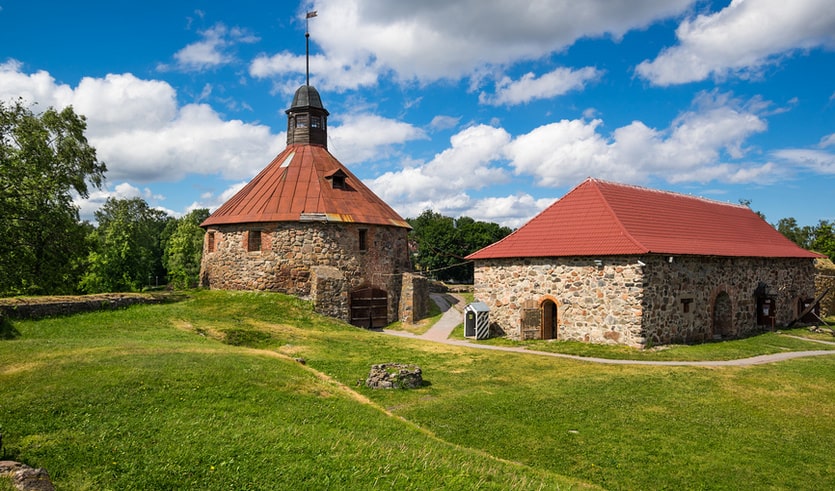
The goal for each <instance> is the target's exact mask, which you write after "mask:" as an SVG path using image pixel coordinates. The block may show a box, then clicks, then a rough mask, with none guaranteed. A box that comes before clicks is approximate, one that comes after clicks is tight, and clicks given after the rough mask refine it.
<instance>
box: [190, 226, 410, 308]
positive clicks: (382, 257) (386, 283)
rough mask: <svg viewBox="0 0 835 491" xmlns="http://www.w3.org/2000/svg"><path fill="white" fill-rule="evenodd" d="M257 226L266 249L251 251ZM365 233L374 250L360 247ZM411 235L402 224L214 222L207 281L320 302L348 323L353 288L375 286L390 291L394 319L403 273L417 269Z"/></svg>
mask: <svg viewBox="0 0 835 491" xmlns="http://www.w3.org/2000/svg"><path fill="white" fill-rule="evenodd" d="M253 230H257V231H260V232H261V250H259V251H248V250H247V248H248V246H247V244H248V238H249V233H250V231H253ZM360 230H365V237H366V250H360V244H359V235H360ZM407 232H408V231H407V229H405V228H402V227H394V226H391V227H389V226H378V225H365V224H356V223H341V222H340V223H334V222H330V223H325V222H305V223H300V222H279V223H252V224H234V225H218V226H213V227H209V228H208V230H207V234H206V240H205V242H204V246H203V247H204V250H203V262H202V264H201V272H200V278H201V285H202V286H204V287H208V288H213V289H221V290H262V291H275V292H282V293H287V294H290V295H295V296H298V297H301V298H306V299H312V300H313V301H314V306H315V308H316V310H317V311H319V312H322V313H327V315H332V314H338V315H334V316H335V317H338V318H341V319H343V320H346V321H347V320H349V318H350V315H349V312H348V309H349V307H348V303H349V301H348V298H349V294H350V292H351V291H353V290H356V289H358V288H360V287H363V286H373V287H376V288H380V289H383V290H386V292H387V293H388V297H389V306H388V317H389V321H394V320H396V319H397V318H398V313H399V312H398V306H399V299H400V287H401V273H403V272H405V271H409V270H410V269H411V267H410V262H409V253H408V248H407V242H406V235H407ZM210 234H212V235H213V237H214V251H213V252H209V251H208V244H209V240H208V237H209V236H210ZM323 267H325V268H330V269H321V268H323ZM317 268H318V269H317ZM335 272H338V274H336V273H335ZM314 274H315V276H316V280H315V281H314V278H313V276H314ZM313 297H315V298H313Z"/></svg>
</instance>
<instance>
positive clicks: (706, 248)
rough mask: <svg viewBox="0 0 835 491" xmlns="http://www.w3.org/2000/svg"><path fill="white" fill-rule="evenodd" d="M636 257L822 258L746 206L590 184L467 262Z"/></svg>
mask: <svg viewBox="0 0 835 491" xmlns="http://www.w3.org/2000/svg"><path fill="white" fill-rule="evenodd" d="M636 254H679V255H701V256H735V257H801V258H815V257H819V256H820V255H819V254H816V253H813V252H810V251H807V250H805V249H802V248H801V247H798V246H797V245H795V244H794V243H793V242H791V241H790V240H789V239H787V238H785V237H784V236H783V234H781V233H780V232H778V231H777V230H775V229H774V227H772V226H771V225H769V224H768V223H766V222H765V220H763V219H762V218H760V217H759V216H758V215H757V214H756V213H754V212H753V211H751V210H750V209H749V208H748V207H746V206H742V205H733V204H728V203H721V202H718V201H712V200H707V199H703V198H696V197H692V196H686V195H683V194H676V193H670V192H666V191H658V190H654V189H646V188H641V187H637V186H629V185H624V184H617V183H613V182H606V181H600V180H597V179H592V178H589V179H586V180H585V181H583V182H582V183H581V184H580V185H578V186H577V187H575V188H574V189H572V190H571V191H569V192H568V194H566V195H565V196H564V197H563V198H562V199H560V200H558V201H557V202H555V203H554V204H552V205H551V206H549V207H548V208H546V209H545V210H544V211H543V212H542V213H540V214H539V215H537V216H535V217H534V218H533V219H531V220H530V221H529V222H528V223H526V224H525V225H523V226H522V227H521V228H519V229H518V230H516V231H515V232H513V233H512V234H510V235H508V236H507V237H505V238H504V239H502V240H500V241H498V242H496V243H494V244H492V245H489V246H487V247H485V248H484V249H481V250H480V251H477V252H475V253H473V254H471V255H469V256H467V259H491V258H510V257H555V256H589V255H595V256H607V255H636Z"/></svg>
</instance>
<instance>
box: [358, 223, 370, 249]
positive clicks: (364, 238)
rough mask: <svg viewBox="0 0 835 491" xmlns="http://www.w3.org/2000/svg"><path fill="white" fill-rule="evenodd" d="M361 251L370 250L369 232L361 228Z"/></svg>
mask: <svg viewBox="0 0 835 491" xmlns="http://www.w3.org/2000/svg"><path fill="white" fill-rule="evenodd" d="M359 239H360V244H359V245H360V250H361V251H367V250H368V230H366V229H364V228H361V229H360V235H359Z"/></svg>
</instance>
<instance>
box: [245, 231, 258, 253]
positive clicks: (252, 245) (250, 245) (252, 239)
mask: <svg viewBox="0 0 835 491" xmlns="http://www.w3.org/2000/svg"><path fill="white" fill-rule="evenodd" d="M246 250H247V252H257V251H260V250H261V231H260V230H250V231H249V237H248V239H247V248H246Z"/></svg>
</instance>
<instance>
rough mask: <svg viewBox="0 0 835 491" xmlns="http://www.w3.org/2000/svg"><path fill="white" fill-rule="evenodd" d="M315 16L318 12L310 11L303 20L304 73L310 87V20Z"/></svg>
mask: <svg viewBox="0 0 835 491" xmlns="http://www.w3.org/2000/svg"><path fill="white" fill-rule="evenodd" d="M316 15H318V11H316V10H312V11H310V12H308V13H307V16H305V18H304V71H305V75H306V76H307V85H310V18H311V17H316Z"/></svg>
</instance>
